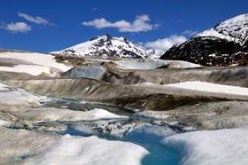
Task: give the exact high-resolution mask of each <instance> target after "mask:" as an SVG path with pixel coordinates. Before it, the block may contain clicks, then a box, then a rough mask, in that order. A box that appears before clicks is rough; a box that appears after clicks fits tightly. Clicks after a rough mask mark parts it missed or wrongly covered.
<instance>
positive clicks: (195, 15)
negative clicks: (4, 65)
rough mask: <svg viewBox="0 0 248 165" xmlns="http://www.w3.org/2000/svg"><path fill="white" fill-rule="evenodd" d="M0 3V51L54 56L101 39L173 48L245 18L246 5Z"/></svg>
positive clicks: (193, 1)
mask: <svg viewBox="0 0 248 165" xmlns="http://www.w3.org/2000/svg"><path fill="white" fill-rule="evenodd" d="M0 3H1V5H0V48H7V49H20V50H31V51H41V52H48V51H53V50H60V49H63V48H66V47H69V46H72V45H74V44H77V43H80V42H83V41H86V40H88V39H90V38H92V37H94V36H98V35H103V34H110V35H113V36H123V37H127V38H128V39H130V40H132V41H134V42H136V43H139V42H142V43H143V44H145V43H148V44H149V43H150V44H151V45H152V43H153V41H156V40H158V39H160V40H162V39H167V40H168V39H170V40H169V41H171V40H172V42H177V40H178V39H179V40H180V39H181V40H183V37H189V36H190V35H191V34H192V33H194V32H200V31H203V30H205V29H207V28H210V27H212V26H214V25H215V24H216V23H218V22H220V21H222V20H225V19H227V18H230V17H233V16H236V15H239V14H243V13H248V3H247V1H246V0H235V1H234V0H81V1H80V0H1V1H0ZM173 37H174V38H173ZM180 37H181V38H180ZM167 40H166V41H167ZM163 41H165V40H163ZM158 44H159V43H158Z"/></svg>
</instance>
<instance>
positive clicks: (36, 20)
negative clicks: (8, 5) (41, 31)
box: [18, 12, 49, 25]
mask: <svg viewBox="0 0 248 165" xmlns="http://www.w3.org/2000/svg"><path fill="white" fill-rule="evenodd" d="M18 16H19V17H21V18H24V19H25V20H27V21H29V22H32V23H36V24H40V25H47V24H48V23H49V21H48V20H47V19H45V18H42V17H39V16H36V17H33V16H31V15H28V14H25V13H20V12H19V13H18Z"/></svg>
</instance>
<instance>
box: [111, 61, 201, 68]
mask: <svg viewBox="0 0 248 165" xmlns="http://www.w3.org/2000/svg"><path fill="white" fill-rule="evenodd" d="M115 63H116V64H117V66H119V67H120V68H122V69H156V68H159V67H163V66H164V67H169V68H198V67H200V65H198V64H194V63H190V62H186V61H175V60H159V59H149V60H143V61H137V60H130V61H116V62H115Z"/></svg>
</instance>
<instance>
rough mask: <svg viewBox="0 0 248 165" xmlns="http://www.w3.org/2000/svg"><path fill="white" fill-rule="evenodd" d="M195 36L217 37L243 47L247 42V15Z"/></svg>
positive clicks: (229, 20) (224, 22) (234, 18)
mask: <svg viewBox="0 0 248 165" xmlns="http://www.w3.org/2000/svg"><path fill="white" fill-rule="evenodd" d="M196 36H198V37H208V36H209V37H217V38H221V39H226V40H228V41H234V42H236V43H239V44H240V45H243V44H244V43H245V42H246V41H247V40H248V14H242V15H239V16H236V17H233V18H230V19H228V20H226V21H223V22H221V23H220V24H218V25H216V26H215V27H214V28H211V29H208V30H206V31H204V32H202V33H199V34H197V35H196Z"/></svg>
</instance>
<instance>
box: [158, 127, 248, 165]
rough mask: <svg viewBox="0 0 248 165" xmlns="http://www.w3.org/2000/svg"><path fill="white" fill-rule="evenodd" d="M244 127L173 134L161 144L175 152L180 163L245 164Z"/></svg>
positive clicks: (246, 132) (246, 143)
mask: <svg viewBox="0 0 248 165" xmlns="http://www.w3.org/2000/svg"><path fill="white" fill-rule="evenodd" d="M247 137H248V128H247V127H246V128H238V129H223V130H217V131H197V132H191V133H183V134H178V135H174V136H171V137H168V138H165V139H164V140H162V143H163V144H164V145H165V146H167V147H171V148H173V149H175V150H177V151H178V153H179V154H180V155H181V164H182V165H222V164H225V165H234V164H235V165H247V163H248V156H247V155H248V138H247Z"/></svg>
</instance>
